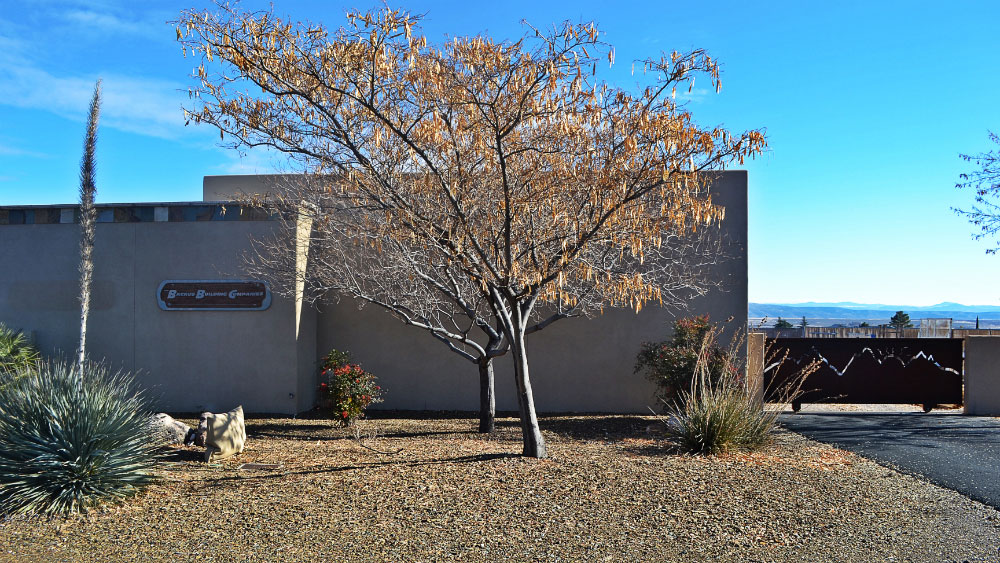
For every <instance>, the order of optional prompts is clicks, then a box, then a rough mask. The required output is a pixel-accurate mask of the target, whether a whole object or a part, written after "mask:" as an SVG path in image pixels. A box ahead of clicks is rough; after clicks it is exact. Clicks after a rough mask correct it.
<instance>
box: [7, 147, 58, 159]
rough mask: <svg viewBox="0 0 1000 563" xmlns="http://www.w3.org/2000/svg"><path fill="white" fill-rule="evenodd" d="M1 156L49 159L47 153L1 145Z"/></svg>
mask: <svg viewBox="0 0 1000 563" xmlns="http://www.w3.org/2000/svg"><path fill="white" fill-rule="evenodd" d="M0 156H26V157H32V158H49V156H51V155H47V154H45V153H40V152H35V151H29V150H25V149H19V148H17V147H12V146H10V145H4V144H0Z"/></svg>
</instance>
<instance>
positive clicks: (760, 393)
mask: <svg viewBox="0 0 1000 563" xmlns="http://www.w3.org/2000/svg"><path fill="white" fill-rule="evenodd" d="M764 336H765V335H764V333H763V332H751V333H748V334H747V392H749V393H750V394H751V395H752V396H754V397H756V398H757V400H758V401H759V402H760V403H761V406H763V401H764Z"/></svg>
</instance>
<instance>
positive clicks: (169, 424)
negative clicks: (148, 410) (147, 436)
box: [149, 412, 191, 445]
mask: <svg viewBox="0 0 1000 563" xmlns="http://www.w3.org/2000/svg"><path fill="white" fill-rule="evenodd" d="M149 424H150V425H151V426H152V427H153V429H154V431H155V432H156V435H157V436H158V437H159V438H160V440H159V441H160V442H162V443H164V444H168V445H180V444H183V443H184V441H185V439H186V438H187V436H188V432H190V431H191V427H190V426H188V425H187V424H184V423H183V422H181V421H179V420H174V417H172V416H170V415H169V414H166V413H162V412H161V413H157V414H154V415H153V416H151V417H150V419H149Z"/></svg>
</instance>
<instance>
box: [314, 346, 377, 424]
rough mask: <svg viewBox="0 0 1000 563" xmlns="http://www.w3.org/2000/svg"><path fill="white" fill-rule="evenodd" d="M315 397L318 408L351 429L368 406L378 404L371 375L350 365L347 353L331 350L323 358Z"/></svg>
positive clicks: (375, 388) (375, 382)
mask: <svg viewBox="0 0 1000 563" xmlns="http://www.w3.org/2000/svg"><path fill="white" fill-rule="evenodd" d="M316 396H317V403H318V405H319V407H320V408H322V409H326V410H329V411H330V412H331V413H332V414H333V416H334V417H335V418H336V419H337V420H338V421H339V422H340V425H341V426H351V425H353V424H354V422H355V421H357V420H358V419H359V418H363V417H364V415H365V409H366V408H368V406H369V405H372V404H375V403H381V402H382V387H380V386H379V385H378V384H377V378H376V377H375V376H374V375H372V374H371V373H368V372H367V371H365V370H363V369H361V366H360V365H358V364H352V363H350V354H349V353H348V352H341V351H339V350H331V351H330V353H329V354H327V355H326V356H325V357H324V358H323V366H322V368H321V371H320V384H319V389H318V390H317V394H316Z"/></svg>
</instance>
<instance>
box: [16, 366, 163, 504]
mask: <svg viewBox="0 0 1000 563" xmlns="http://www.w3.org/2000/svg"><path fill="white" fill-rule="evenodd" d="M149 416H150V412H149V410H148V409H147V404H146V401H145V399H144V397H143V395H142V394H141V393H139V392H137V391H135V386H134V383H133V380H132V378H131V376H130V375H128V374H127V373H122V372H119V373H110V372H109V370H108V369H107V368H106V367H104V366H102V365H98V364H91V363H87V364H85V365H84V367H83V369H80V368H79V365H78V364H67V363H66V362H63V361H55V362H45V363H42V364H41V365H40V366H39V369H37V370H36V371H34V372H30V373H27V374H26V375H24V376H22V377H18V378H14V379H12V380H11V382H10V383H9V384H8V385H6V386H4V387H2V388H0V513H6V514H14V513H23V512H39V513H64V512H74V511H86V510H87V509H88V508H91V507H94V506H97V505H99V504H102V503H105V502H109V501H116V500H120V499H123V498H126V497H129V496H132V495H134V494H136V493H138V492H139V491H141V490H142V489H143V488H144V487H146V486H147V485H149V484H150V483H151V482H152V481H153V480H154V477H155V475H154V467H155V464H156V461H157V457H158V455H159V451H160V447H161V444H159V440H158V439H157V438H156V436H155V434H154V430H153V428H152V426H151V425H150V424H149Z"/></svg>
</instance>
